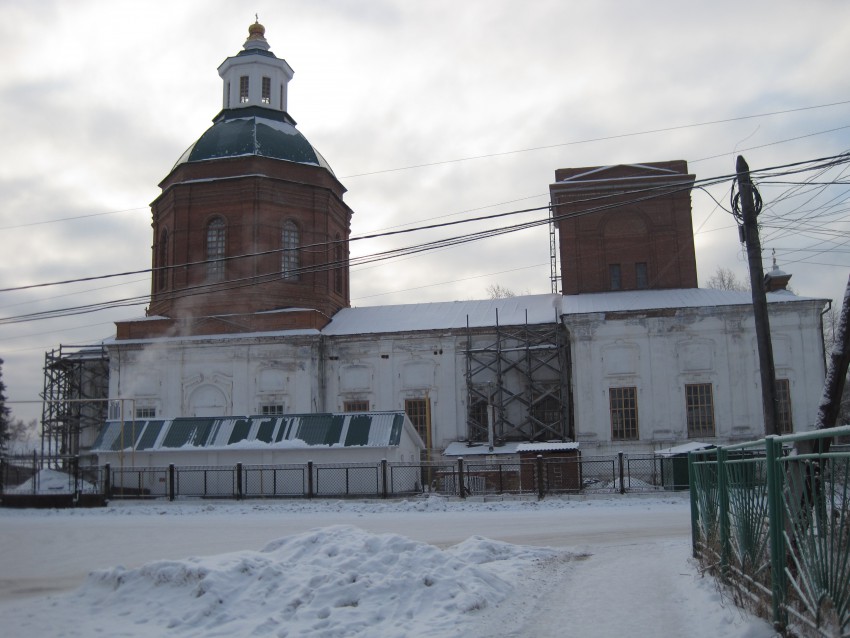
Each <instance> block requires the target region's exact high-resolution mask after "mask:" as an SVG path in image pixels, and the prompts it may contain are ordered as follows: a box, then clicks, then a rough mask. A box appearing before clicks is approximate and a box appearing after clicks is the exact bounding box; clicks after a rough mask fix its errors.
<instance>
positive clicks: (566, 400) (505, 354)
mask: <svg viewBox="0 0 850 638" xmlns="http://www.w3.org/2000/svg"><path fill="white" fill-rule="evenodd" d="M465 354H466V388H467V432H468V434H467V436H468V438H469V441H471V442H473V441H474V442H482V441H488V440H490V439H493V440H494V441H495V442H496V443H497V444H498V442H499V441H551V440H559V441H570V440H574V438H575V437H574V428H573V419H572V400H571V395H570V386H571V384H570V378H569V375H570V354H569V341H568V339H567V336H566V331H565V329H564V327H563V326H562V325H561V324H560V322H558V321H557V320H556V321H554V322H553V323H551V324H542V325H533V326H529V325H528V320H527V313H526V323H525V325H521V326H500V325H499V315H498V311H497V312H496V322H495V328H487V329H475V330H471V329H470V328H469V325H468V320H467V345H466V351H465ZM491 422H492V426H491V425H490V423H491ZM491 427H492V432H491V430H490V428H491Z"/></svg>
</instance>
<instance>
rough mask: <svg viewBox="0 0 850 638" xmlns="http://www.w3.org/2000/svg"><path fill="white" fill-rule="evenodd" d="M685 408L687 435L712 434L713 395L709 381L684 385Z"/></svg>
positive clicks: (700, 435)
mask: <svg viewBox="0 0 850 638" xmlns="http://www.w3.org/2000/svg"><path fill="white" fill-rule="evenodd" d="M685 410H686V412H687V417H688V436H689V437H691V438H699V437H706V436H714V395H713V392H712V387H711V384H710V383H692V384H688V385H686V386H685Z"/></svg>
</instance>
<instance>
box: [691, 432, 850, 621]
mask: <svg viewBox="0 0 850 638" xmlns="http://www.w3.org/2000/svg"><path fill="white" fill-rule="evenodd" d="M848 434H850V426H845V427H842V428H834V429H831V430H822V431H818V432H809V433H804V434H796V435H788V436H781V437H767V438H766V439H762V440H760V441H754V442H750V443H744V444H740V445H734V446H726V447H721V448H718V449H716V450H710V451H701V452H692V453H691V454H690V458H689V466H690V476H691V481H690V486H691V487H690V489H691V513H692V522H691V524H692V534H693V551H694V556H695V557H696V558H698V559H699V560H700V561H701V562H702V563H703V564H704V565H705V566H706V567H708V568H712V569H715V570H716V573H717V574H718V575H719V577H720V578H721V579H723V580H724V581H725V582H727V583H729V584H730V585H731V586H732V587H733V588H734V590H735V591H736V592H738V593H739V594H740V598H739V600H741V601H743V602H751V603H753V605H752V606H753V608H754V609H755V610H757V611H758V610H769V616H770V619H771V620H772V621H773V622H774V624H775V625H777V626H778V627H780V628H783V629H787V630H790V631H791V632H792V633H796V634H798V635H816V636H850V481H848V479H849V478H850V447H848V446H837V445H831V442H832V440H833V439H835V438H838V437H841V436H847V435H848Z"/></svg>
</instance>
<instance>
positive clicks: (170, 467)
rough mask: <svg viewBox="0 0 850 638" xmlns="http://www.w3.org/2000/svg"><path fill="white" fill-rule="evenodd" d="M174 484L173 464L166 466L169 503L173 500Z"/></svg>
mask: <svg viewBox="0 0 850 638" xmlns="http://www.w3.org/2000/svg"><path fill="white" fill-rule="evenodd" d="M174 482H175V481H174V463H170V464H169V465H168V500H169V501H173V500H174V494H175V491H176V490H175V489H174Z"/></svg>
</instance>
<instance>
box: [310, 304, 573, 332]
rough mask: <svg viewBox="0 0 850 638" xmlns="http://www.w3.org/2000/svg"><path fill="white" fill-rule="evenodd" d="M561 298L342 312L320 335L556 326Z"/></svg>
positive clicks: (373, 307) (421, 305) (368, 307)
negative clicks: (554, 324) (535, 325)
mask: <svg viewBox="0 0 850 638" xmlns="http://www.w3.org/2000/svg"><path fill="white" fill-rule="evenodd" d="M560 301H561V295H557V294H545V295H523V296H519V297H507V298H505V299H484V300H477V301H445V302H435V303H419V304H406V305H397V306H367V307H363V308H344V309H342V310H340V311H339V312H338V313H337V314H335V315H334V316H333V319H332V321H331V323H329V324H328V325H327V326H325V328H324V329H323V330H322V332H323V333H324V334H326V335H357V334H369V333H372V334H374V333H381V332H412V331H417V330H448V329H460V328H466V326H467V317H468V320H469V327H470V328H480V327H490V326H494V325H496V316H497V314H498V321H499V325H502V326H516V325H523V324H525V323H526V322H527V323H529V324H532V325H533V324H542V323H556V322H557V321H558V314H559V312H560Z"/></svg>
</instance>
